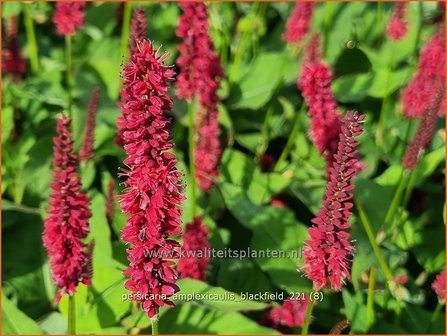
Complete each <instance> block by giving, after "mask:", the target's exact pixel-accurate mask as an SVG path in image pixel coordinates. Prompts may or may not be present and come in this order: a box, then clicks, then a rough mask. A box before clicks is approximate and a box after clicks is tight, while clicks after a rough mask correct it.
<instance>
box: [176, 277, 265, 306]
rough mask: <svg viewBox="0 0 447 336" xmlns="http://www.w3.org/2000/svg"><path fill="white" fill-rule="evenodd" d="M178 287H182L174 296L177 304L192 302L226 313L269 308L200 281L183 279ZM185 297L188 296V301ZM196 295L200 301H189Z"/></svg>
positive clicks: (178, 282)
mask: <svg viewBox="0 0 447 336" xmlns="http://www.w3.org/2000/svg"><path fill="white" fill-rule="evenodd" d="M177 285H178V286H179V287H180V292H178V293H176V294H175V295H174V301H175V302H182V301H183V302H189V301H192V302H194V303H195V304H199V305H203V306H205V307H207V308H208V309H213V310H219V311H226V312H230V311H240V310H261V309H264V308H266V307H267V305H266V304H265V303H262V302H257V301H250V300H245V299H243V298H241V296H240V295H239V294H236V293H233V292H229V291H227V290H225V289H223V288H221V287H213V286H210V285H209V284H207V283H205V282H202V281H199V280H194V279H181V280H179V281H177ZM184 295H186V300H185V296H184ZM194 295H200V296H202V297H201V298H200V299H199V300H195V299H188V296H191V298H192V297H193V296H194Z"/></svg>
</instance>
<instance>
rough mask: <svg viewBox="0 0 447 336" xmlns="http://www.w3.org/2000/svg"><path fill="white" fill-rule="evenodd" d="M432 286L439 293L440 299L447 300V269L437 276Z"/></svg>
mask: <svg viewBox="0 0 447 336" xmlns="http://www.w3.org/2000/svg"><path fill="white" fill-rule="evenodd" d="M431 287H432V288H433V290H434V291H435V292H436V294H437V295H438V298H439V300H441V301H445V287H446V282H445V270H443V271H442V272H441V273H439V274H438V275H437V276H436V278H435V281H433V284H432V285H431Z"/></svg>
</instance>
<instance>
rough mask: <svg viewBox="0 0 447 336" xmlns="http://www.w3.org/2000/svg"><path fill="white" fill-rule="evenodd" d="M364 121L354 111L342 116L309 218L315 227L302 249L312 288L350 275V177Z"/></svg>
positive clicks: (333, 284)
mask: <svg viewBox="0 0 447 336" xmlns="http://www.w3.org/2000/svg"><path fill="white" fill-rule="evenodd" d="M363 120H364V116H363V115H359V114H358V113H357V112H347V114H346V116H345V118H344V119H343V122H342V126H341V132H340V137H339V142H338V149H337V152H336V154H335V155H334V161H333V163H332V166H331V167H330V169H329V177H328V182H327V187H326V192H325V197H324V200H323V204H322V207H321V208H320V210H319V211H318V213H317V214H316V218H315V219H313V220H312V223H313V224H314V226H312V227H311V228H309V230H308V231H309V236H310V239H309V240H307V241H306V242H305V246H304V248H303V255H304V258H305V264H304V270H305V273H306V276H307V277H308V278H309V279H310V280H312V281H313V288H314V290H320V289H321V288H323V287H329V288H331V289H333V290H340V289H341V287H342V284H343V282H344V281H345V279H346V278H348V277H349V273H350V272H349V269H350V257H351V256H352V254H353V251H354V248H353V247H352V246H351V244H350V241H349V238H350V234H349V233H348V232H347V230H348V229H349V222H348V221H349V218H350V217H351V215H352V213H351V211H350V209H351V208H352V206H353V204H352V203H351V202H349V200H350V199H351V198H352V197H353V196H352V190H353V189H354V185H353V184H352V179H353V178H354V176H355V175H356V173H357V172H358V168H357V166H358V159H357V155H358V152H357V150H356V147H357V146H358V144H359V143H358V142H357V141H356V140H355V138H356V137H357V136H359V135H360V134H361V133H362V127H361V126H360V123H362V122H363Z"/></svg>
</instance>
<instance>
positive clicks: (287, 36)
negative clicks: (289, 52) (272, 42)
mask: <svg viewBox="0 0 447 336" xmlns="http://www.w3.org/2000/svg"><path fill="white" fill-rule="evenodd" d="M314 7H315V3H313V2H297V3H296V5H295V8H294V9H293V12H292V15H290V17H289V19H288V20H287V23H286V31H285V32H284V34H283V35H282V38H283V40H284V41H286V42H288V43H299V42H301V41H302V39H303V38H304V36H306V35H307V33H308V32H309V29H310V25H311V24H312V16H313V11H314Z"/></svg>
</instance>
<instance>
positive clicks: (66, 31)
mask: <svg viewBox="0 0 447 336" xmlns="http://www.w3.org/2000/svg"><path fill="white" fill-rule="evenodd" d="M85 6H86V3H85V2H81V1H76V2H57V3H56V10H55V12H54V16H53V23H54V24H55V25H56V32H57V33H58V34H59V35H68V36H70V35H74V34H75V33H76V31H77V30H78V29H79V28H81V27H82V26H84V9H85Z"/></svg>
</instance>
